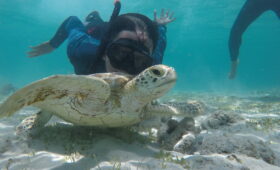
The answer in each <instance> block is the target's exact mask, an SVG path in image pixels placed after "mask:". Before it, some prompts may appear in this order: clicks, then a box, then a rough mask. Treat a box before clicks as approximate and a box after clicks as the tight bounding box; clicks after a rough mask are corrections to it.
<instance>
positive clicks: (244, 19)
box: [228, 0, 265, 79]
mask: <svg viewBox="0 0 280 170" xmlns="http://www.w3.org/2000/svg"><path fill="white" fill-rule="evenodd" d="M264 11H265V9H263V4H261V3H258V2H257V1H254V0H247V2H246V3H245V4H244V6H243V7H242V9H241V10H240V12H239V14H238V16H237V18H236V20H235V22H234V24H233V26H232V28H231V32H230V36H229V42H228V46H229V52H230V60H231V70H230V73H229V79H234V78H235V75H236V71H237V65H238V55H239V49H240V45H241V43H242V35H243V33H244V32H245V31H246V29H247V28H248V26H249V25H250V24H251V23H253V21H254V20H256V19H257V18H258V17H259V16H260V15H261V14H262V13H263V12H264Z"/></svg>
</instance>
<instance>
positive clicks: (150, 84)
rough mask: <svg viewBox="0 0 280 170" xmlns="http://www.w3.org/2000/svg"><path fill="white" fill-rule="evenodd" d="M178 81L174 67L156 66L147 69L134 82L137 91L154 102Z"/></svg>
mask: <svg viewBox="0 0 280 170" xmlns="http://www.w3.org/2000/svg"><path fill="white" fill-rule="evenodd" d="M176 79H177V76H176V72H175V70H174V69H173V68H172V67H168V66H166V65H154V66H151V67H149V68H147V69H145V70H144V71H143V72H141V73H140V74H139V75H138V76H136V77H135V78H134V79H133V80H132V81H134V83H135V84H134V86H135V88H136V89H137V90H136V91H138V92H140V93H141V94H142V95H144V96H147V97H149V98H150V99H152V100H154V99H156V98H158V97H161V96H163V95H164V94H165V93H166V92H167V91H169V90H170V89H171V88H172V87H173V86H174V85H175V82H176ZM142 95H141V96H142ZM142 97H143V96H142ZM143 98H145V97H143Z"/></svg>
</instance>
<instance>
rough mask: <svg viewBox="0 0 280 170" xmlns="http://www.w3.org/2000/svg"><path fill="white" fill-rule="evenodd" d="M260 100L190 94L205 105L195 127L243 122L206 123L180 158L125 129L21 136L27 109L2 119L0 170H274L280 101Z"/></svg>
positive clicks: (63, 129) (53, 128) (51, 129)
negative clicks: (220, 116)
mask: <svg viewBox="0 0 280 170" xmlns="http://www.w3.org/2000/svg"><path fill="white" fill-rule="evenodd" d="M180 95H181V96H178V95H172V96H169V97H166V99H170V98H175V99H180V100H182V99H185V98H184V97H185V96H184V94H180ZM258 95H259V96H255V97H254V98H253V97H251V98H247V97H246V99H245V98H241V97H227V96H220V95H212V94H211V95H210V94H188V95H187V96H188V99H189V98H191V99H199V100H202V101H203V102H204V103H205V104H206V106H207V109H206V112H205V115H203V116H200V117H197V118H196V121H197V123H198V124H200V123H201V122H204V123H205V122H206V124H207V120H210V119H209V116H211V115H213V114H214V113H215V112H216V111H217V110H224V111H225V112H226V113H227V112H234V113H237V114H238V115H240V116H241V117H243V119H240V120H238V121H236V122H235V123H229V124H225V125H217V124H215V125H214V124H213V123H212V124H211V123H210V124H207V125H206V126H205V129H204V130H202V131H201V133H200V134H197V135H196V138H197V140H198V141H199V140H201V141H200V142H198V143H199V144H197V145H196V146H195V147H196V150H195V153H187V151H185V153H184V154H183V153H179V152H175V151H171V152H168V151H165V150H161V149H160V147H159V145H158V144H157V143H155V142H153V141H152V140H148V139H150V138H149V137H147V136H143V135H139V134H137V133H135V132H131V131H128V130H127V129H109V130H102V129H101V130H97V129H93V128H84V127H73V126H71V125H68V124H51V125H49V126H47V127H45V128H43V129H42V130H41V131H40V133H39V134H37V135H35V136H33V137H30V138H26V137H19V136H17V135H15V126H16V125H17V124H18V123H20V120H21V119H22V118H24V117H26V116H27V115H30V114H32V112H33V111H32V109H30V108H29V109H25V110H22V111H21V112H20V113H18V114H16V115H14V116H12V117H9V118H4V119H1V120H0V169H1V170H2V169H11V170H12V169H57V170H64V169H65V170H71V169H73V170H74V169H75V170H77V169H79V170H80V169H81V170H84V169H85V170H86V169H102V170H103V169H110V170H111V169H138V170H140V169H170V170H171V169H172V170H174V169H176V170H177V169H178V170H180V169H194V170H210V169H215V170H227V169H228V170H232V169H236V170H247V169H252V170H264V169H265V170H277V169H280V128H279V124H280V121H279V120H280V100H279V101H278V100H275V101H274V100H273V101H269V98H262V97H263V96H262V94H258ZM264 99H265V100H264ZM273 99H274V98H273ZM276 99H277V98H276ZM267 100H268V101H267ZM53 121H56V119H54V120H53ZM211 121H212V120H211ZM208 123H209V121H208ZM264 159H266V160H264ZM269 161H271V162H270V163H269Z"/></svg>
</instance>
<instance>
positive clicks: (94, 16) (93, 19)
mask: <svg viewBox="0 0 280 170" xmlns="http://www.w3.org/2000/svg"><path fill="white" fill-rule="evenodd" d="M85 21H86V22H90V23H100V22H103V20H102V19H101V17H100V15H99V13H98V12H97V11H93V12H91V13H89V14H88V16H87V17H86V19H85Z"/></svg>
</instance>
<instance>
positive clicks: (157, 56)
mask: <svg viewBox="0 0 280 170" xmlns="http://www.w3.org/2000/svg"><path fill="white" fill-rule="evenodd" d="M158 33H159V38H158V41H157V46H156V48H155V50H154V53H153V59H154V62H153V64H161V63H162V60H163V55H164V51H165V48H166V26H164V25H159V26H158Z"/></svg>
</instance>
